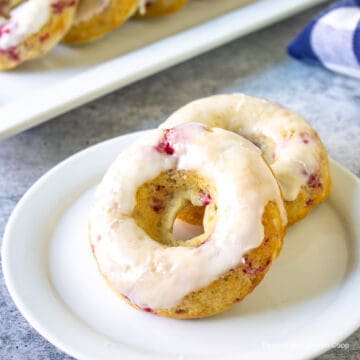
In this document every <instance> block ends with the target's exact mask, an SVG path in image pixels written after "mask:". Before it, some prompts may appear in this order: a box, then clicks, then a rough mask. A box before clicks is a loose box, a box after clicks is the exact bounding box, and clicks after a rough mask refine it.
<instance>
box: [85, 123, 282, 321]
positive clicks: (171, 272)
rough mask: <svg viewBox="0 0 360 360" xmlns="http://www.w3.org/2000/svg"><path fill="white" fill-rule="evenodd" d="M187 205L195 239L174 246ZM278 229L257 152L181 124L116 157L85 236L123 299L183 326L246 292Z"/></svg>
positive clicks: (267, 261) (274, 200)
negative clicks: (193, 212) (196, 222)
mask: <svg viewBox="0 0 360 360" xmlns="http://www.w3.org/2000/svg"><path fill="white" fill-rule="evenodd" d="M159 144H165V145H160V146H159ZM168 146H171V149H172V151H171V154H169V153H168V151H165V149H167V148H168ZM159 149H160V150H161V151H159ZM187 206H190V207H193V208H201V209H202V211H203V218H202V219H201V222H202V224H203V233H201V234H199V235H197V236H194V237H193V238H191V239H181V238H180V239H179V238H177V237H175V235H174V233H173V230H174V229H173V227H174V222H175V219H176V218H177V217H178V216H179V213H181V211H183V209H184V208H186V207H187ZM285 228H286V211H285V208H284V203H283V200H282V196H281V191H280V188H279V185H278V183H277V182H276V180H275V178H274V176H273V174H272V172H271V170H270V168H269V166H268V165H267V164H266V162H265V161H264V159H263V158H262V156H261V151H260V150H259V149H258V148H257V147H256V146H255V145H253V144H252V143H251V142H249V141H248V140H246V139H244V138H243V137H241V136H238V135H236V134H235V133H233V132H230V131H226V130H223V129H219V128H207V127H205V126H204V125H201V124H194V123H189V124H183V125H179V126H176V127H174V128H172V129H167V130H160V129H156V130H152V131H150V132H149V133H148V134H147V135H145V136H144V137H143V138H141V139H139V141H137V142H136V143H135V144H133V145H132V146H131V147H130V148H128V149H126V150H125V151H124V152H123V153H121V154H120V155H119V157H118V158H117V159H116V160H115V162H114V163H113V164H112V166H111V167H110V169H109V170H108V171H107V173H106V174H105V176H104V178H103V180H102V182H101V184H100V185H99V187H98V189H97V191H96V195H95V201H94V204H93V207H92V211H91V216H90V226H89V229H90V232H89V235H90V244H91V246H92V248H93V252H94V256H95V259H96V261H97V264H98V268H99V271H100V272H101V274H102V275H103V277H104V278H105V279H106V281H107V283H108V284H110V286H111V288H112V289H113V290H114V291H115V292H116V293H117V294H118V295H119V296H120V297H121V298H122V299H123V300H125V301H126V302H127V303H129V304H130V305H131V306H133V307H135V308H136V309H138V310H142V311H145V312H151V313H153V314H157V315H162V316H167V317H173V318H178V319H189V318H200V317H206V316H211V315H214V314H217V313H219V312H222V311H225V310H226V309H228V308H229V307H231V306H232V305H234V304H235V303H236V302H238V301H239V300H240V299H243V298H244V297H245V296H246V295H247V294H249V293H250V292H251V291H252V290H253V289H254V288H255V286H256V285H257V284H258V283H259V282H260V280H261V279H262V278H263V276H264V275H265V274H266V272H267V271H268V269H269V268H270V266H271V263H272V262H273V260H274V259H275V258H276V257H277V255H278V254H279V252H280V249H281V246H282V242H283V237H284V234H285Z"/></svg>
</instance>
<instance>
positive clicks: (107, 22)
mask: <svg viewBox="0 0 360 360" xmlns="http://www.w3.org/2000/svg"><path fill="white" fill-rule="evenodd" d="M138 6H139V0H80V2H79V6H78V9H77V12H76V16H75V20H74V23H73V25H72V27H71V28H70V30H69V32H68V33H67V34H66V36H65V37H64V39H63V41H64V43H67V44H80V43H86V42H90V41H94V40H97V39H99V38H101V37H103V36H104V35H106V34H107V33H109V32H110V31H112V30H114V29H116V28H117V27H119V26H120V25H121V24H123V23H124V22H125V21H126V20H127V19H128V18H129V17H130V16H131V15H132V14H133V13H134V12H135V11H136V9H137V8H138Z"/></svg>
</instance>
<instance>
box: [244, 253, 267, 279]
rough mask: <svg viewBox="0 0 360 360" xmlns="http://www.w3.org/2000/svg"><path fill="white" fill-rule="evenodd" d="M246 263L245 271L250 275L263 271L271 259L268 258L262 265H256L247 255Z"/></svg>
mask: <svg viewBox="0 0 360 360" xmlns="http://www.w3.org/2000/svg"><path fill="white" fill-rule="evenodd" d="M244 259H245V264H244V266H243V269H242V271H243V273H244V274H246V275H250V276H256V275H258V274H260V273H261V272H263V271H264V270H265V269H266V268H267V267H268V266H269V265H270V263H271V259H267V260H266V263H265V264H264V265H260V266H254V264H253V263H252V261H251V260H249V258H248V257H247V255H245V256H244Z"/></svg>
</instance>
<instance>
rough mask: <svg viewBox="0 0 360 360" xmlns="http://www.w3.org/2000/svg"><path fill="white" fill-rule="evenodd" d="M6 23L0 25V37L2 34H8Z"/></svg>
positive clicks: (8, 29)
mask: <svg viewBox="0 0 360 360" xmlns="http://www.w3.org/2000/svg"><path fill="white" fill-rule="evenodd" d="M7 25H8V23H5V24H2V25H0V37H2V36H3V35H4V34H10V32H11V30H10V28H8V27H7Z"/></svg>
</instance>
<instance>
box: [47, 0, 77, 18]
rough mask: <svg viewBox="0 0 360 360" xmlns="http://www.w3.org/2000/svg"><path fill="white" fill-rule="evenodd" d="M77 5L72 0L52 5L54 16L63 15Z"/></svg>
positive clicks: (74, 0)
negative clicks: (67, 9)
mask: <svg viewBox="0 0 360 360" xmlns="http://www.w3.org/2000/svg"><path fill="white" fill-rule="evenodd" d="M75 5H76V0H70V1H58V2H56V3H55V4H52V5H51V6H52V9H53V12H54V14H57V15H59V14H61V13H62V12H63V11H64V10H65V9H66V8H68V7H72V6H75Z"/></svg>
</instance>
